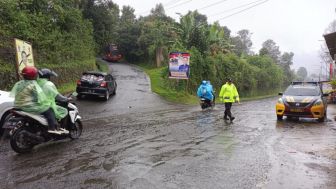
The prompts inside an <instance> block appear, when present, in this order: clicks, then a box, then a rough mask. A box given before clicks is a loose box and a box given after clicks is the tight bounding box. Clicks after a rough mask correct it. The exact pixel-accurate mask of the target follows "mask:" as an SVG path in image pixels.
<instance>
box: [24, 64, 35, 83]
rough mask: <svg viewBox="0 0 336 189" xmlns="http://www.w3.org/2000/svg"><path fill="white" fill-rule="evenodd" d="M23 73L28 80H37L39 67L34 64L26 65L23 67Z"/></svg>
mask: <svg viewBox="0 0 336 189" xmlns="http://www.w3.org/2000/svg"><path fill="white" fill-rule="evenodd" d="M21 75H22V76H23V78H24V79H26V80H35V79H36V78H37V69H36V68H35V67H34V66H26V67H24V68H23V69H22V71H21Z"/></svg>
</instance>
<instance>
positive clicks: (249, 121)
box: [0, 64, 336, 189]
mask: <svg viewBox="0 0 336 189" xmlns="http://www.w3.org/2000/svg"><path fill="white" fill-rule="evenodd" d="M110 67H111V68H112V74H113V75H114V76H116V79H117V83H118V89H117V94H116V95H115V96H114V97H112V98H110V100H109V101H108V102H104V101H103V100H97V99H94V98H88V99H84V100H81V101H77V104H78V106H79V108H80V112H81V116H82V117H83V118H84V126H85V130H84V133H83V135H82V137H81V138H80V139H79V140H75V141H70V140H65V141H61V142H54V143H48V144H44V145H41V146H39V147H37V148H36V149H35V150H34V151H33V152H32V153H31V154H27V155H17V154H16V153H15V152H13V151H12V150H11V149H10V147H9V145H8V144H7V143H6V142H4V143H2V144H1V146H0V153H1V154H0V188H32V189H36V188H144V189H150V188H169V189H175V188H185V189H187V188H188V189H189V188H336V182H335V178H336V173H335V172H336V171H335V160H336V145H335V144H336V131H335V129H336V127H335V121H334V120H333V119H332V118H333V115H336V106H335V105H330V106H329V107H328V116H329V119H328V121H327V122H324V123H318V122H317V121H314V120H309V119H301V120H299V121H298V120H286V119H285V120H283V121H281V122H278V121H276V116H275V109H274V108H275V107H274V105H275V102H276V98H269V99H264V100H258V101H250V102H243V103H242V104H241V105H234V106H233V113H234V114H235V116H236V120H235V121H234V122H233V123H228V122H225V121H224V120H223V119H222V114H223V109H224V107H223V105H221V104H218V105H216V107H215V109H213V110H210V111H201V110H200V107H199V106H185V105H176V104H171V103H167V102H165V101H164V100H162V99H161V98H160V97H158V96H157V95H156V94H154V93H152V92H151V91H150V85H149V80H148V78H147V77H146V76H145V75H144V73H143V72H141V71H140V70H139V69H138V68H136V67H133V66H129V65H126V64H111V66H110Z"/></svg>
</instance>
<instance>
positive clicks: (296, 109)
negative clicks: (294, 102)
mask: <svg viewBox="0 0 336 189" xmlns="http://www.w3.org/2000/svg"><path fill="white" fill-rule="evenodd" d="M290 111H291V112H303V109H300V108H292V109H290Z"/></svg>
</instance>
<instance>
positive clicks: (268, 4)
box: [113, 0, 336, 74]
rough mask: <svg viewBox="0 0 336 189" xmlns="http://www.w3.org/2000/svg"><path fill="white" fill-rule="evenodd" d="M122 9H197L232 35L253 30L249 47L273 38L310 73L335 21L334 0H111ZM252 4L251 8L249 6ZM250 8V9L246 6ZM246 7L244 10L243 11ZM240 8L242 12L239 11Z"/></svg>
mask: <svg viewBox="0 0 336 189" xmlns="http://www.w3.org/2000/svg"><path fill="white" fill-rule="evenodd" d="M113 2H115V3H117V4H118V5H119V7H120V9H121V8H122V6H123V5H130V6H131V7H133V8H134V9H135V14H136V15H137V16H139V15H142V16H146V15H148V14H149V12H150V10H151V9H152V8H153V7H155V5H156V4H158V3H162V4H163V5H164V8H165V11H166V14H167V15H168V16H170V17H173V18H175V19H176V20H178V19H179V15H178V14H177V13H181V14H183V15H184V14H186V13H187V12H188V10H196V9H197V10H198V11H199V12H200V13H201V14H205V15H207V17H208V22H209V23H213V22H214V21H217V20H218V21H219V22H220V24H221V25H222V26H227V27H228V28H229V29H230V30H231V34H232V35H235V34H236V32H237V31H239V30H241V29H248V30H249V31H250V32H252V42H253V48H252V50H253V51H255V52H258V51H259V49H260V48H261V44H262V43H263V42H264V41H266V40H267V39H273V40H274V41H275V42H276V43H277V44H278V45H279V47H280V50H281V52H290V51H291V52H293V53H294V54H295V55H294V64H293V66H292V68H294V69H297V68H299V67H301V66H304V67H306V68H307V69H308V72H309V73H316V74H318V73H319V70H320V65H321V63H320V62H321V60H320V58H319V55H318V54H319V50H320V47H321V44H322V43H324V39H323V34H324V33H325V29H326V28H327V27H328V25H329V24H330V23H331V22H332V21H333V20H336V12H335V8H336V0H268V1H267V0H259V1H258V0H207V1H205V0H142V1H140V0H113ZM252 6H254V7H252ZM249 7H251V8H249ZM244 9H247V10H244ZM240 11H242V12H241V13H238V12H240Z"/></svg>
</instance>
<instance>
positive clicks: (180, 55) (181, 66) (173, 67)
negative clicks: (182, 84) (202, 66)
mask: <svg viewBox="0 0 336 189" xmlns="http://www.w3.org/2000/svg"><path fill="white" fill-rule="evenodd" d="M189 61H190V54H189V53H186V52H171V53H169V78H172V79H189V75H190V69H189V68H190V67H189Z"/></svg>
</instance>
